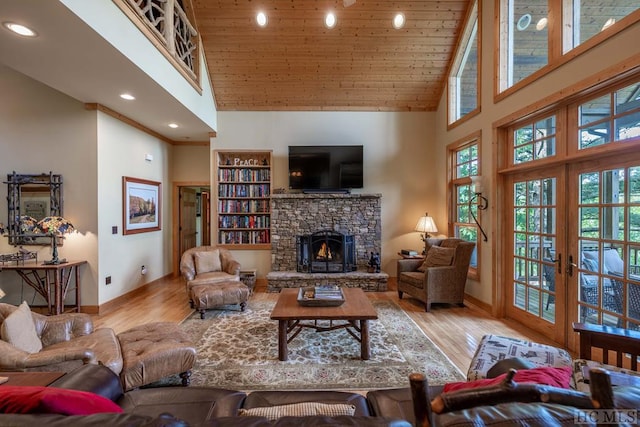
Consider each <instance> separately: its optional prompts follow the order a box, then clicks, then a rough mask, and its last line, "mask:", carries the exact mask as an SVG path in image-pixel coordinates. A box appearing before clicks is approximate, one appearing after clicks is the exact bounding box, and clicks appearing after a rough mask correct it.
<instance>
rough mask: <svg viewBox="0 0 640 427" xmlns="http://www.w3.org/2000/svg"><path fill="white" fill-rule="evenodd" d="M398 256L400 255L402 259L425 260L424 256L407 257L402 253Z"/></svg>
mask: <svg viewBox="0 0 640 427" xmlns="http://www.w3.org/2000/svg"><path fill="white" fill-rule="evenodd" d="M398 255H400V257H402V259H424V255H420V254H418V255H406V254H403V253H402V252H398Z"/></svg>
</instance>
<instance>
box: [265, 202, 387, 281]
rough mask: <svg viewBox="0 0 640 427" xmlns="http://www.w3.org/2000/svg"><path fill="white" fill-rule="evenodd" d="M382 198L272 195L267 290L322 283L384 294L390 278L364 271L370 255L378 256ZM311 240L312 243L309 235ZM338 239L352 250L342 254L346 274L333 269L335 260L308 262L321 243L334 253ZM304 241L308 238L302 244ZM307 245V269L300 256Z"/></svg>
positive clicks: (341, 266) (379, 250) (380, 240)
mask: <svg viewBox="0 0 640 427" xmlns="http://www.w3.org/2000/svg"><path fill="white" fill-rule="evenodd" d="M381 198H382V196H381V195H380V194H326V193H316V194H302V193H286V194H272V195H271V272H270V273H268V274H267V282H268V286H267V290H268V291H270V292H273V291H279V290H280V289H281V288H285V287H301V286H313V285H314V284H316V283H320V282H322V281H329V282H331V283H337V284H340V285H341V286H350V287H361V288H363V289H365V290H370V291H371V290H373V291H384V290H386V289H387V279H388V277H389V276H388V274H386V273H384V272H380V273H369V272H368V271H367V264H368V262H369V258H370V254H371V252H374V253H381V252H382V250H381V249H382V248H381V246H382V226H381V223H382V220H381ZM318 233H319V234H318ZM305 236H306V237H305ZM314 236H315V238H316V239H314V242H313V243H311V240H312V239H310V237H314ZM341 236H343V237H345V240H348V242H345V245H347V246H349V245H351V246H352V248H348V251H349V253H352V254H353V255H344V253H342V254H341V255H340V259H341V261H340V270H344V271H340V272H338V271H335V270H337V269H338V266H337V265H335V264H337V263H334V262H333V261H334V260H333V259H332V262H331V263H328V262H327V260H326V259H325V260H322V259H315V260H312V259H311V258H312V254H313V253H314V252H316V255H317V252H318V251H320V249H321V248H322V243H325V245H326V246H328V249H330V250H332V251H335V248H332V247H331V246H332V245H333V242H334V239H336V238H339V239H342V237H341ZM301 237H302V238H303V239H301ZM347 238H348V239H347ZM307 239H308V240H307ZM303 240H307V244H306V245H305V244H304V242H303ZM309 244H311V247H310V246H309ZM305 247H306V248H307V249H306V251H307V254H306V257H307V258H308V261H307V262H306V265H305V261H304V256H301V255H305V254H304V250H305V249H304V248H305ZM332 256H333V255H332ZM313 257H314V258H315V257H316V256H315V255H314V256H313ZM343 261H344V264H345V265H344V266H343V265H342V262H343ZM314 263H315V264H314Z"/></svg>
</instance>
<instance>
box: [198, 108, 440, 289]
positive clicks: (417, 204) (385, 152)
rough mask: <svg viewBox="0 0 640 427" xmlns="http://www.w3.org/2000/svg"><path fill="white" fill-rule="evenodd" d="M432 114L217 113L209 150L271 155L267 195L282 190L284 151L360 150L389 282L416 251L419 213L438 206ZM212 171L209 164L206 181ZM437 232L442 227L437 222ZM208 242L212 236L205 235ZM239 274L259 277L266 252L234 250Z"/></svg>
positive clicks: (264, 267) (264, 266) (265, 270)
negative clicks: (404, 257) (377, 211)
mask: <svg viewBox="0 0 640 427" xmlns="http://www.w3.org/2000/svg"><path fill="white" fill-rule="evenodd" d="M434 128H435V114H434V113H425V112H411V113H384V112H226V111H224V112H218V133H217V137H216V138H213V139H212V140H211V149H212V150H215V149H250V150H273V177H272V181H273V188H274V189H277V188H287V187H288V157H287V153H288V151H287V150H288V146H289V145H322V144H323V145H348V144H351V145H363V146H364V163H365V170H364V188H363V189H361V190H354V192H358V193H381V194H382V269H383V271H385V272H386V273H388V274H389V275H391V276H395V275H396V262H395V261H396V259H397V258H398V256H397V252H398V251H399V250H400V249H402V248H415V249H419V248H421V246H422V241H421V240H420V238H419V235H418V233H415V232H413V231H412V230H413V227H414V226H415V224H416V222H417V220H418V218H419V217H420V216H422V215H424V212H425V211H426V210H431V209H436V207H438V206H439V205H442V206H444V203H445V200H444V199H441V198H440V199H438V198H436V197H435V194H436V193H437V182H438V177H437V176H436V175H435V174H434V173H432V172H433V170H432V162H433V160H432V156H431V154H432V151H431V149H430V146H431V145H432V144H433V143H434V139H433V135H434ZM213 173H215V168H214V167H213V165H212V176H211V179H212V181H213ZM438 227H442V229H443V230H444V229H445V227H446V223H438ZM212 240H213V241H215V236H212ZM234 257H236V259H238V261H240V263H241V264H242V265H243V267H246V268H257V269H258V276H259V277H264V275H265V274H266V273H268V272H269V271H270V268H271V257H270V251H269V250H264V251H240V250H238V251H234Z"/></svg>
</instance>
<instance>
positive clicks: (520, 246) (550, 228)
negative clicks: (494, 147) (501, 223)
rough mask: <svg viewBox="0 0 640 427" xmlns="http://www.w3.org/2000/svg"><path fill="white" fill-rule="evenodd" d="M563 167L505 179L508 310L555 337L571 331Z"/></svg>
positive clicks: (560, 337) (520, 174) (534, 327)
mask: <svg viewBox="0 0 640 427" xmlns="http://www.w3.org/2000/svg"><path fill="white" fill-rule="evenodd" d="M565 186H566V172H565V169H564V167H553V168H548V169H546V170H544V171H533V172H525V173H517V174H514V175H511V176H509V177H508V178H507V180H506V186H505V189H506V191H505V201H504V206H505V207H507V209H506V210H505V215H506V217H507V218H505V219H506V222H505V224H506V227H505V231H506V232H505V233H504V239H505V240H504V242H503V247H504V248H505V253H507V254H509V255H508V256H507V257H506V259H510V262H507V263H506V274H505V276H504V277H505V281H506V282H505V283H508V285H507V286H506V289H505V290H506V292H505V294H506V301H507V304H506V314H507V316H508V317H510V318H513V319H516V320H518V321H520V322H521V323H523V324H525V325H527V326H529V327H531V328H532V329H535V330H537V331H539V332H541V333H543V334H544V335H545V336H548V337H550V338H551V339H553V340H554V341H556V342H564V341H565V336H566V335H565V334H566V327H565V325H566V310H563V309H559V307H565V306H566V303H567V301H566V291H565V289H566V285H565V283H564V267H565V262H566V255H565V250H564V248H565V246H566V236H565V230H566V227H565V224H566V207H565V198H564V197H563V195H564V194H565V192H566V191H565Z"/></svg>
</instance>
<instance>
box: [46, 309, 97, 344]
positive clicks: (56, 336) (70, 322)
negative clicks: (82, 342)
mask: <svg viewBox="0 0 640 427" xmlns="http://www.w3.org/2000/svg"><path fill="white" fill-rule="evenodd" d="M33 319H34V323H35V326H36V331H37V332H38V335H39V336H40V339H41V340H42V345H43V347H47V346H50V345H52V344H56V343H59V342H63V341H69V340H71V339H72V338H75V337H79V336H83V335H89V334H90V333H92V332H93V321H92V320H91V316H89V315H88V314H86V313H66V314H59V315H57V316H42V315H34V316H33Z"/></svg>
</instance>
